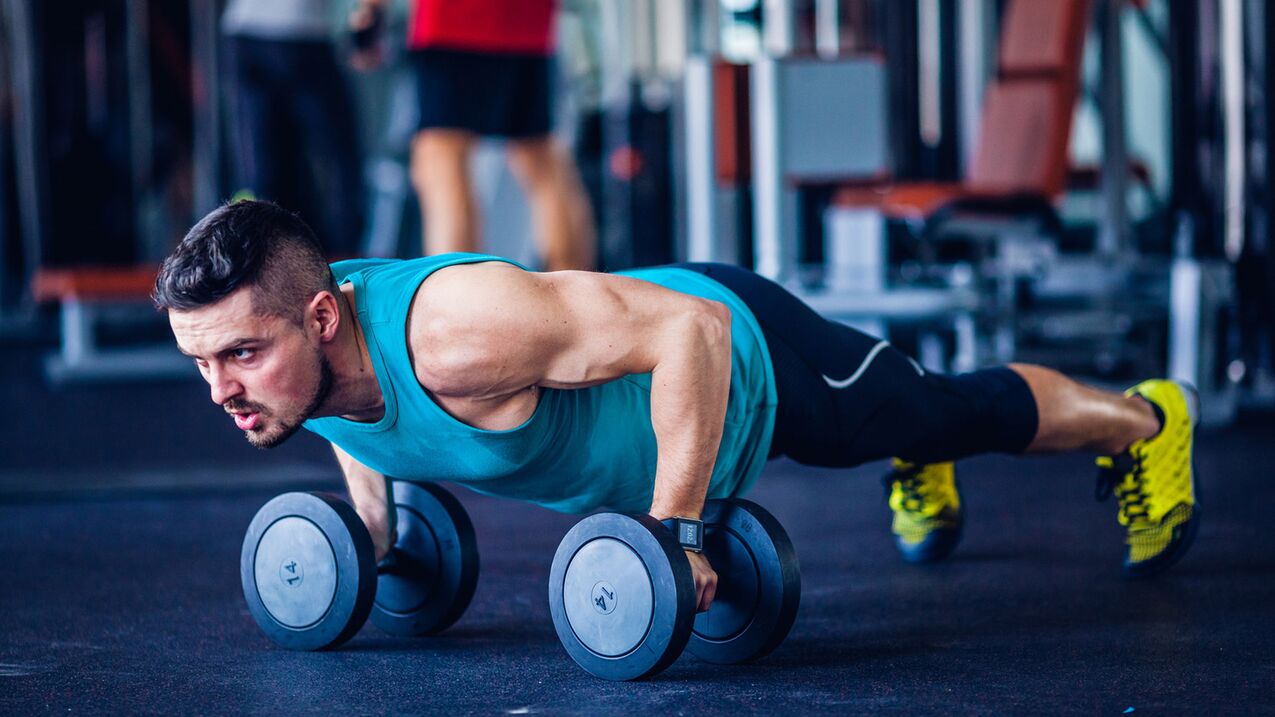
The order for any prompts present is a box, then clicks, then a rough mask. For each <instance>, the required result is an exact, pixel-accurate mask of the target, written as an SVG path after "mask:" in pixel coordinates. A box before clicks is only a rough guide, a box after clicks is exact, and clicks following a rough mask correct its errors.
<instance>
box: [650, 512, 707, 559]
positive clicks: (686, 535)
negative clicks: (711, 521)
mask: <svg viewBox="0 0 1275 717" xmlns="http://www.w3.org/2000/svg"><path fill="white" fill-rule="evenodd" d="M661 522H662V523H664V525H666V526H668V529H669V530H671V531H673V535H674V537H676V538H677V542H678V544H680V545H681V546H682V548H684V549H686V550H689V551H691V552H692V553H702V552H704V521H702V520H695V519H694V518H681V517H678V516H674V517H672V518H669V519H668V520H664V521H661Z"/></svg>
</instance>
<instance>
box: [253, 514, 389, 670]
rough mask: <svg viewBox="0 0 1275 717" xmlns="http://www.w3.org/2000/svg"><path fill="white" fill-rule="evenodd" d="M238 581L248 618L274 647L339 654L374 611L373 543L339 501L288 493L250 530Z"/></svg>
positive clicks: (258, 518) (255, 522) (359, 523)
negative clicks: (333, 649) (337, 649)
mask: <svg viewBox="0 0 1275 717" xmlns="http://www.w3.org/2000/svg"><path fill="white" fill-rule="evenodd" d="M239 575H240V579H241V580H242V582H243V591H244V598H245V599H246V600H247V602H248V612H249V613H251V614H252V617H253V619H254V620H256V621H257V625H258V626H260V627H261V630H262V631H263V632H265V633H266V635H267V636H268V637H269V638H270V639H271V640H272V641H274V642H275V644H277V645H279V646H280V647H284V648H287V649H289V650H322V649H325V648H330V647H335V646H337V645H339V644H341V643H342V642H345V641H346V640H348V639H350V637H351V636H353V635H354V633H356V632H358V630H359V628H360V627H362V626H363V623H364V622H366V621H367V616H368V612H369V611H370V610H371V609H372V596H373V590H374V589H375V581H376V566H375V564H374V563H373V549H372V540H371V538H370V537H369V536H368V534H367V529H366V528H364V527H363V521H361V520H360V519H359V517H358V514H357V513H355V512H354V509H353V508H352V507H350V505H349V504H347V503H346V502H345V501H343V500H341V499H340V498H337V497H336V496H332V495H326V494H321V493H284V494H283V495H280V496H278V497H276V498H274V499H272V500H271V501H269V502H268V503H266V504H265V505H264V506H262V508H261V510H259V511H257V515H256V516H255V517H254V518H253V519H252V523H251V524H250V525H249V526H248V532H247V534H246V535H245V536H244V542H243V549H242V551H241V552H240V557H239Z"/></svg>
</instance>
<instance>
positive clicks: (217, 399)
mask: <svg viewBox="0 0 1275 717" xmlns="http://www.w3.org/2000/svg"><path fill="white" fill-rule="evenodd" d="M208 386H209V387H210V388H211V390H212V400H213V403H215V404H217V405H218V406H221V405H224V404H225V403H226V401H229V400H230V399H232V398H234V397H235V396H237V395H239V394H240V393H243V386H241V385H240V384H239V382H238V381H236V380H235V378H234V377H233V376H231V375H230V374H228V373H227V372H225V371H223V370H221V369H217V368H212V369H209V371H208Z"/></svg>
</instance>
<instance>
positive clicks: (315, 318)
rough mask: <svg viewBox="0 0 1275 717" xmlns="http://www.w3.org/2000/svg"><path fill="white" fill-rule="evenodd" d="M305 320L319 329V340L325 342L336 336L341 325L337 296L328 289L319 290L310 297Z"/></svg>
mask: <svg viewBox="0 0 1275 717" xmlns="http://www.w3.org/2000/svg"><path fill="white" fill-rule="evenodd" d="M306 321H307V323H310V325H311V326H317V327H318V329H319V341H321V342H323V343H327V342H329V341H332V340H333V339H335V338H336V330H337V328H339V327H340V325H341V309H340V304H339V303H338V302H337V298H336V297H335V296H333V295H332V292H330V291H320V292H319V293H317V294H315V295H314V298H313V299H310V304H309V306H307V307H306Z"/></svg>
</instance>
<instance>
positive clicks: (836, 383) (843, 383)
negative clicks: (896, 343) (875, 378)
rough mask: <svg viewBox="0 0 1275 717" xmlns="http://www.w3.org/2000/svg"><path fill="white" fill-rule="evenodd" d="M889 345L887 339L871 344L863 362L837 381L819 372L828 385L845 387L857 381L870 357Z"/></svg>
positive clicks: (873, 357) (874, 356)
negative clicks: (844, 377)
mask: <svg viewBox="0 0 1275 717" xmlns="http://www.w3.org/2000/svg"><path fill="white" fill-rule="evenodd" d="M889 345H890V342H889V341H881V342H878V343H877V345H876V346H873V347H872V350H871V351H869V352H868V355H867V356H865V357H863V363H861V364H859V368H858V369H857V370H855V372H854V373H852V374H850V378H847V379H842V380H841V381H837V380H836V379H831V378H828V376H827V374H821V375H822V376H823V380H824V382H826V383H827V384H828V385H829V386H831V387H833V388H846V387H847V386H850V385H851V384H853V383H854V382H855V381H858V380H859V378H860V377H861V376H863V372H864V371H867V370H868V366H869V365H870V364H871V363H872V359H875V358H876V357H877V354H879V353H881V352H882V351H884V350H885V348H886V347H887V346H889Z"/></svg>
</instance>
